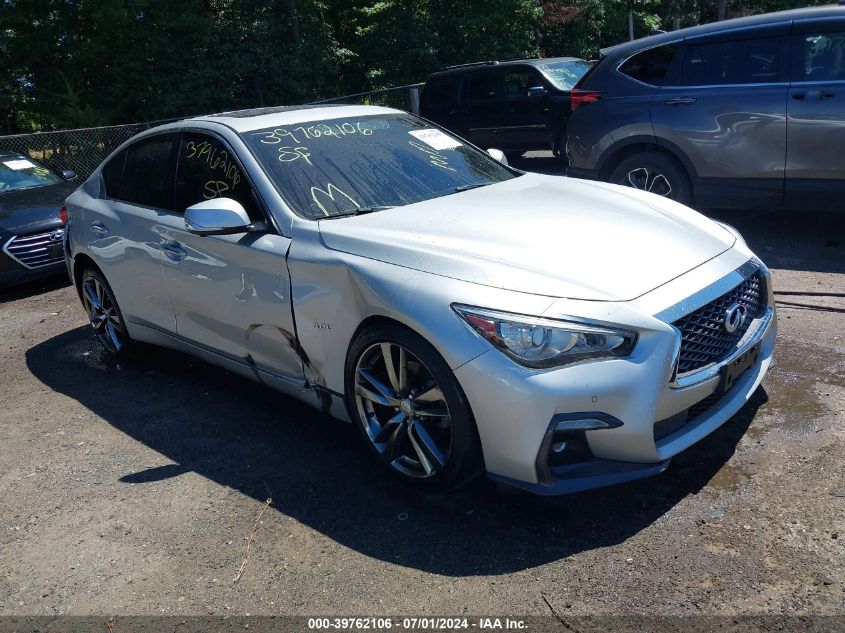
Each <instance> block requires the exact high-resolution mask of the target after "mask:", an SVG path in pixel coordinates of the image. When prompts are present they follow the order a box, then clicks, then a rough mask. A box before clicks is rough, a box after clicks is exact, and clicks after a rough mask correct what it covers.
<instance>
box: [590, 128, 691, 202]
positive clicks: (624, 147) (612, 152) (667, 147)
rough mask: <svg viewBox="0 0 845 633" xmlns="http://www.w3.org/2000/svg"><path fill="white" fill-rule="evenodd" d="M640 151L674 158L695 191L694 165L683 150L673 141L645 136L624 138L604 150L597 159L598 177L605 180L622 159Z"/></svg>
mask: <svg viewBox="0 0 845 633" xmlns="http://www.w3.org/2000/svg"><path fill="white" fill-rule="evenodd" d="M642 152H658V153H660V154H663V155H665V156H668V157H669V158H671V159H672V160H674V161H675V162H676V163H677V164H678V165H679V166H680V167H681V168H682V169H683V170H684V173H685V174H686V176H687V178H688V179H689V183H690V186H691V187H692V189H693V192H694V191H695V180H696V177H697V174H696V171H695V167H694V165H693V164H692V163H691V162H690V160H689V159H688V158H687V157H686V155H685V154H684V152H682V151H681V150H680V148H678V147H677V146H676V145H674V144H673V143H670V142H668V141H663V140H662V139H656V138H654V137H647V136H645V137H632V138H629V139H625V140H624V141H621V142H620V143H617V144H616V145H613V146H611V147H609V148H608V149H607V151H606V152H605V155H604V156H602V158H601V160H600V161H599V165H600V167H599V171H598V173H599V179H600V180H603V181H607V179H608V178H610V174H611V173H613V170H614V169H616V167H617V166H618V165H619V164H620V163H621V162H622V161H623V160H625V159H626V158H628V157H629V156H633V155H634V154H639V153H642Z"/></svg>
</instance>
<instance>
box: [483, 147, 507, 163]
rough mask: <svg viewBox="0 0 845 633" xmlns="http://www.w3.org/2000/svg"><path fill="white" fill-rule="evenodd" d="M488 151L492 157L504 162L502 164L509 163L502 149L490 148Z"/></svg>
mask: <svg viewBox="0 0 845 633" xmlns="http://www.w3.org/2000/svg"><path fill="white" fill-rule="evenodd" d="M487 153H488V154H490V157H491V158H493V159H495V160H497V161H499V162H500V163H502V165H507V164H508V159H507V158H506V157H505V153H504V152H503V151H502V150H500V149H493V148H490V149H488V150H487Z"/></svg>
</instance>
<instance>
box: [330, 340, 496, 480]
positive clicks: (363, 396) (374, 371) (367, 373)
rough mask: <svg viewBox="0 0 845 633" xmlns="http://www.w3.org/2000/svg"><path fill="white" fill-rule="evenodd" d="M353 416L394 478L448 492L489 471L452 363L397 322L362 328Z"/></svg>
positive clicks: (349, 385)
mask: <svg viewBox="0 0 845 633" xmlns="http://www.w3.org/2000/svg"><path fill="white" fill-rule="evenodd" d="M346 403H347V408H348V411H349V415H350V417H351V418H352V421H353V423H354V424H355V427H356V428H357V429H358V431H359V433H360V435H361V439H362V440H363V442H364V444H365V445H366V447H367V450H368V451H369V453H370V454H371V455H372V456H373V457H375V458H376V460H377V461H378V462H379V463H381V465H382V467H383V468H385V469H386V471H387V472H388V473H389V475H390V476H391V477H394V478H396V479H399V480H401V481H402V482H404V483H406V484H409V485H411V486H413V487H415V488H419V489H422V490H426V491H429V492H446V491H449V490H452V489H454V488H457V487H458V486H460V485H462V484H464V483H467V482H468V481H470V480H471V479H473V478H475V476H477V475H479V474H480V473H481V472H482V459H481V445H480V442H479V440H478V432H477V430H476V426H475V420H474V419H473V417H472V412H471V411H470V407H469V403H468V402H467V399H466V396H465V395H464V393H463V390H462V389H461V387H460V385H459V384H458V381H457V379H456V378H455V375H454V374H453V373H452V370H451V369H450V368H449V365H448V364H447V363H446V361H444V360H443V358H442V357H441V356H440V354H439V353H438V352H437V350H435V349H434V347H432V346H431V344H429V343H428V342H427V341H426V340H425V339H423V338H422V337H421V336H419V335H418V334H416V333H414V332H412V331H410V330H407V329H405V328H403V327H400V326H398V325H390V324H388V325H379V326H376V327H372V328H368V329H366V330H364V331H363V332H361V334H360V335H359V336H358V338H357V339H356V340H355V341H354V342H353V344H352V347H351V348H350V350H349V354H348V356H347V362H346Z"/></svg>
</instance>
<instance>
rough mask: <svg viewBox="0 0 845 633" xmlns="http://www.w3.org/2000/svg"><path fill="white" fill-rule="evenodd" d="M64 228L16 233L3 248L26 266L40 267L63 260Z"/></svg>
mask: <svg viewBox="0 0 845 633" xmlns="http://www.w3.org/2000/svg"><path fill="white" fill-rule="evenodd" d="M63 235H64V229H57V230H54V231H50V232H48V233H33V234H31V235H16V236H15V237H13V238H12V239H11V240H9V241H8V242H6V246H5V247H4V248H3V250H5V251H6V253H8V254H9V255H10V256H11V257H13V258H14V259H16V260H18V262H20V263H21V264H23V265H24V266H26V267H27V268H42V267H44V266H50V265H52V264H57V263H59V262H61V261H63V260H64V253H63V251H62V248H61V244H62V236H63Z"/></svg>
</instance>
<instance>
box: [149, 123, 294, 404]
mask: <svg viewBox="0 0 845 633" xmlns="http://www.w3.org/2000/svg"><path fill="white" fill-rule="evenodd" d="M209 183H211V184H209ZM219 196H225V197H228V198H232V199H234V200H237V201H238V202H240V203H241V204H242V205H243V206H244V208H245V209H246V211H247V213H248V214H249V216H250V219H252V220H253V221H264V220H265V219H266V216H265V214H264V211H263V210H262V208H261V206H260V203H259V201H258V199H257V197H256V196H255V194H254V192H253V190H252V187H251V185H250V183H249V181H248V178H247V177H246V175H245V174H244V172H243V170H242V169H241V167H240V165H239V163H238V162H237V161H236V160H234V157H233V156H232V154H231V152H230V151H229V150H228V147H227V146H226V145H225V144H224V142H223V141H222V140H220V139H218V138H217V137H215V136H213V135H209V134H205V133H199V132H188V133H185V135H184V137H183V140H182V146H181V148H180V156H179V167H178V171H177V177H176V201H175V205H174V206H175V208H176V209H177V210H180V211H182V212H184V209H185V208H187V207H189V206H191V205H192V204H196V203H197V202H200V201H202V200H204V199H207V198H210V197H219ZM160 229H161V239H162V250H163V252H164V253H165V255H166V257H165V260H164V265H163V266H164V274H165V278H166V281H167V284H168V289H169V291H170V297H171V303H172V304H173V311H174V313H175V315H176V331H177V333H178V335H179V336H180V337H181V338H182V339H186V340H187V341H189V342H191V343H194V344H196V345H199V346H200V347H202V348H204V349H205V350H206V351H210V352H213V353H216V354H219V355H222V356H224V357H226V358H227V359H229V360H233V361H236V362H238V363H241V364H242V365H243V366H244V368H245V370H246V372H249V373H251V374H252V377H254V378H256V379H258V380H259V381H261V382H265V383H271V384H272V386H275V387H277V388H284V387H285V384H288V385H289V386H290V387H292V388H301V386H302V385H304V382H305V379H304V374H303V364H302V360H301V358H300V355H299V354H298V352H297V350H298V349H299V347H298V345H297V342H296V335H295V333H294V332H295V330H294V324H293V313H292V310H291V298H290V276H289V274H288V267H287V253H288V249H289V247H290V239H289V238H287V237H284V236H282V235H278V234H276V233H275V232H273V231H267V232H249V233H240V234H235V235H214V236H207V237H203V236H199V235H195V234H193V233H190V232H188V231H187V229H186V228H185V222H184V217H183V216H182V215H176V214H174V216H172V217H169V218H166V219H165V221H164V222H163V223H162V225H161V227H160ZM246 372H244V373H246Z"/></svg>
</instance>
